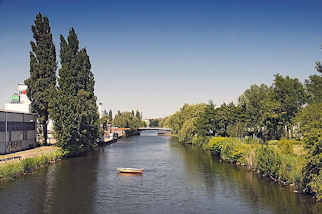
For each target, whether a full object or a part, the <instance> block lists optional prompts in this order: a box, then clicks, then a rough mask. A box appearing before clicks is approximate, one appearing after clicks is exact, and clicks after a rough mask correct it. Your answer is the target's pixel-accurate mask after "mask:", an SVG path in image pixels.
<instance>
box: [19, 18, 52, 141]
mask: <svg viewBox="0 0 322 214" xmlns="http://www.w3.org/2000/svg"><path fill="white" fill-rule="evenodd" d="M31 30H32V33H33V38H34V40H35V41H31V42H30V44H31V49H32V50H31V51H30V77H29V78H28V79H26V80H25V84H26V85H27V86H28V90H27V96H28V98H29V99H30V101H31V109H32V112H33V113H36V114H37V116H38V122H39V123H40V125H41V128H42V134H43V138H44V144H47V125H48V119H49V118H48V116H49V111H48V109H49V102H50V101H51V96H48V95H49V94H51V93H52V92H51V91H52V90H53V89H54V88H55V85H56V69H57V62H56V50H55V45H54V43H53V38H52V34H51V30H50V25H49V20H48V18H47V17H46V16H44V17H43V16H42V15H41V13H38V14H37V16H36V19H35V21H34V25H32V27H31Z"/></svg>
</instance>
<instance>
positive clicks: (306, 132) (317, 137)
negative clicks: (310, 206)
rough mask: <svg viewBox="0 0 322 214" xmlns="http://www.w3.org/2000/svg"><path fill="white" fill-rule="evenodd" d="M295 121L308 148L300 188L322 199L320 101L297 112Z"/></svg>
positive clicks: (321, 116)
mask: <svg viewBox="0 0 322 214" xmlns="http://www.w3.org/2000/svg"><path fill="white" fill-rule="evenodd" d="M295 121H297V123H298V124H299V127H300V133H301V136H303V141H304V142H305V145H306V147H307V149H308V153H307V155H306V164H305V167H304V168H303V170H302V174H303V182H302V188H303V190H304V192H307V193H311V194H314V196H315V197H316V198H317V200H322V179H321V168H322V154H321V149H322V103H312V104H309V105H307V106H306V107H305V108H304V109H303V110H302V111H301V112H300V113H298V114H297V117H296V120H295Z"/></svg>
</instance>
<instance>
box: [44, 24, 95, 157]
mask: <svg viewBox="0 0 322 214" xmlns="http://www.w3.org/2000/svg"><path fill="white" fill-rule="evenodd" d="M60 46H61V48H60V59H61V68H60V69H59V79H58V86H57V89H56V93H55V94H52V95H51V96H52V97H53V101H52V102H51V103H50V104H51V112H50V113H51V114H50V116H51V118H52V119H53V120H54V129H55V138H56V140H57V145H58V146H59V147H61V148H62V149H63V154H64V155H65V156H77V155H80V154H83V153H86V152H88V151H90V150H91V149H93V147H94V146H95V145H96V142H97V140H98V137H99V115H98V109H97V105H96V96H95V94H94V85H95V80H94V75H93V73H92V72H91V64H90V60H89V56H88V55H87V52H86V49H81V50H79V41H78V39H77V35H76V33H75V31H74V29H73V28H71V30H70V31H69V35H68V39H67V41H66V40H65V38H64V37H63V36H62V35H61V37H60Z"/></svg>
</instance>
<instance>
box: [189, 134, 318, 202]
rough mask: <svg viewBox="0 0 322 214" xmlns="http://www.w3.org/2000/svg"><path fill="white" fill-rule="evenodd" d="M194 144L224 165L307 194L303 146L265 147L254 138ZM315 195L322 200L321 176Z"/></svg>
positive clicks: (214, 139) (195, 140)
mask: <svg viewBox="0 0 322 214" xmlns="http://www.w3.org/2000/svg"><path fill="white" fill-rule="evenodd" d="M192 143H193V144H197V145H200V146H201V147H202V148H203V149H205V150H209V151H211V152H212V153H213V154H214V155H215V156H217V157H218V158H220V159H222V160H223V161H226V162H230V163H232V164H236V165H241V166H245V167H248V168H249V169H251V170H253V171H256V172H258V173H260V174H262V175H263V176H267V177H269V178H271V179H272V180H274V181H276V182H279V183H281V184H283V185H294V186H295V188H296V189H297V191H299V192H304V191H303V182H304V181H303V179H304V177H303V173H302V170H303V168H304V167H305V165H306V163H307V160H306V159H305V154H306V152H307V151H306V150H305V147H304V145H303V144H302V143H301V142H298V141H295V140H287V139H282V140H279V141H276V140H275V141H269V142H268V143H263V142H261V141H260V140H257V139H252V138H248V139H245V138H230V137H209V138H193V140H192ZM313 186H314V187H315V188H314V189H313V195H314V197H315V198H316V199H317V200H318V201H321V199H322V192H321V190H322V182H321V176H320V177H318V178H317V179H316V180H315V183H314V185H313Z"/></svg>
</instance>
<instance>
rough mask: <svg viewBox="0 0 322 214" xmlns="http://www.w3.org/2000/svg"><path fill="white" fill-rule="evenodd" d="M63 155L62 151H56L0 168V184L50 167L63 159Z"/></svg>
mask: <svg viewBox="0 0 322 214" xmlns="http://www.w3.org/2000/svg"><path fill="white" fill-rule="evenodd" d="M62 155H63V153H62V151H60V150H56V151H53V152H49V153H47V154H44V155H42V156H39V157H34V158H26V159H23V160H21V161H15V162H12V163H8V164H5V165H3V166H0V182H3V181H12V180H14V179H16V178H17V177H19V176H21V175H23V174H26V173H31V172H32V171H34V170H36V169H39V168H41V167H44V166H48V165H49V164H50V163H51V162H54V161H57V160H59V159H61V158H62Z"/></svg>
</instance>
